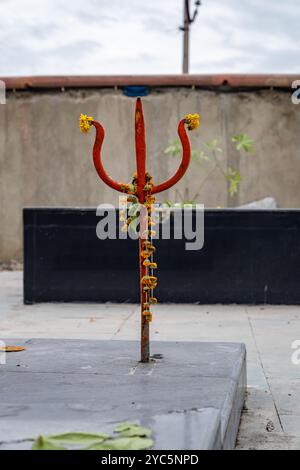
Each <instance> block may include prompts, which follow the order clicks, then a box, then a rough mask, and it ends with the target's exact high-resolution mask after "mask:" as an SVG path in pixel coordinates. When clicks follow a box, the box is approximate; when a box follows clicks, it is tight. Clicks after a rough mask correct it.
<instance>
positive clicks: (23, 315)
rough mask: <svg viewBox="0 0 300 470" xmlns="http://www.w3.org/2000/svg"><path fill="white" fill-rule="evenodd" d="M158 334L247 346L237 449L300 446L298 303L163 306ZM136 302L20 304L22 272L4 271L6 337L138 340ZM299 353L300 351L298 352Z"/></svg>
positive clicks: (155, 326) (0, 318)
mask: <svg viewBox="0 0 300 470" xmlns="http://www.w3.org/2000/svg"><path fill="white" fill-rule="evenodd" d="M153 310H154V321H153V323H152V340H153V341H156V340H159V341H229V342H232V341H236V342H244V343H245V344H246V347H247V355H248V360H247V366H248V397H247V402H246V405H245V410H244V413H243V416H242V421H241V427H240V432H239V437H238V442H237V449H300V364H299V365H294V364H293V363H292V360H291V357H292V353H293V352H294V350H293V349H292V343H293V342H294V341H295V340H300V307H298V306H246V305H230V306H223V305H187V304H186V305H185V304H181V305H157V306H156V307H155V308H154V309H153ZM139 324H140V323H139V309H138V307H137V306H136V305H132V304H122V305H120V304H37V305H31V306H24V305H23V303H22V272H19V271H14V272H7V271H4V272H0V339H2V340H4V341H5V338H13V337H15V338H70V339H72V338H73V339H76V338H77V339H103V340H138V339H139ZM299 356H300V354H299Z"/></svg>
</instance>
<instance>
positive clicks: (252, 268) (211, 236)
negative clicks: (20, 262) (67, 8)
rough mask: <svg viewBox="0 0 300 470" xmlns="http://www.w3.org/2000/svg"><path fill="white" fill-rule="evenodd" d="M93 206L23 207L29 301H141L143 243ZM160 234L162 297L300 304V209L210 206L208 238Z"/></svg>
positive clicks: (165, 299)
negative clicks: (100, 232) (196, 243)
mask: <svg viewBox="0 0 300 470" xmlns="http://www.w3.org/2000/svg"><path fill="white" fill-rule="evenodd" d="M98 222H99V217H96V210H95V209H66V208H57V209H46V208H45V209H44V208H28V209H24V301H25V303H33V302H49V301H55V302H61V301H63V302H72V301H88V302H107V301H110V302H138V301H139V297H138V291H139V285H138V243H137V241H134V240H130V239H128V240H118V239H117V240H104V241H101V240H99V239H98V238H97V237H96V225H97V223H98ZM185 242H186V240H174V239H171V240H157V241H156V242H155V245H156V247H157V252H156V254H155V261H157V263H158V268H159V269H158V270H157V275H158V287H157V289H156V291H155V295H156V296H157V297H158V299H159V301H160V302H186V303H189V302H192V303H194V302H199V303H204V304H205V303H245V304H264V303H266V304H300V289H299V286H298V282H299V278H300V243H299V242H300V211H298V210H270V211H246V210H245V211H242V210H230V209H226V210H206V211H205V243H204V248H203V249H202V250H200V251H186V250H185Z"/></svg>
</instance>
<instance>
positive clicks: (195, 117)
mask: <svg viewBox="0 0 300 470" xmlns="http://www.w3.org/2000/svg"><path fill="white" fill-rule="evenodd" d="M185 122H186V124H187V127H188V130H189V131H193V130H194V129H197V127H199V124H200V116H199V114H197V113H196V114H187V115H186V116H185Z"/></svg>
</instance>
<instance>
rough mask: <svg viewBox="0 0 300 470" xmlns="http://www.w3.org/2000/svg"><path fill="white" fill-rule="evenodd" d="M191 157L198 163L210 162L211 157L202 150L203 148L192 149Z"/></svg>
mask: <svg viewBox="0 0 300 470" xmlns="http://www.w3.org/2000/svg"><path fill="white" fill-rule="evenodd" d="M191 159H192V160H193V161H195V162H196V163H200V164H201V163H203V162H208V161H209V160H210V158H209V157H208V156H207V155H206V154H205V153H204V152H203V151H202V150H195V149H193V150H192V151H191Z"/></svg>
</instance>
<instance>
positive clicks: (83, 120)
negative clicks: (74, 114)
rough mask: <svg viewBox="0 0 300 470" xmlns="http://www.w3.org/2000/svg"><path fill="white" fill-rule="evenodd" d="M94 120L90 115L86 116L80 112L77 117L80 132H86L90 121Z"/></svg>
mask: <svg viewBox="0 0 300 470" xmlns="http://www.w3.org/2000/svg"><path fill="white" fill-rule="evenodd" d="M93 121H94V118H93V117H92V116H87V115H86V114H80V118H79V127H80V130H81V132H83V133H86V132H88V131H89V130H90V127H91V123H92V122H93Z"/></svg>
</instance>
